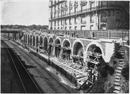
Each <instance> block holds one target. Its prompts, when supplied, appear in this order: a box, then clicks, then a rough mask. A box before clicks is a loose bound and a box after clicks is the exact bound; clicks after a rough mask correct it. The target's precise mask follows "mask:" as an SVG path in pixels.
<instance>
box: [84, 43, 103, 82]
mask: <svg viewBox="0 0 130 94" xmlns="http://www.w3.org/2000/svg"><path fill="white" fill-rule="evenodd" d="M85 61H86V65H87V67H88V70H90V72H89V74H88V75H89V78H88V79H89V81H91V82H92V83H93V82H95V81H96V80H97V78H98V67H99V66H100V65H102V64H103V63H105V61H104V51H103V48H102V46H101V45H100V44H99V43H98V42H96V41H92V42H90V43H89V44H88V45H87V47H86V51H85ZM99 63H100V64H99Z"/></svg>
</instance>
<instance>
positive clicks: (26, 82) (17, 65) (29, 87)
mask: <svg viewBox="0 0 130 94" xmlns="http://www.w3.org/2000/svg"><path fill="white" fill-rule="evenodd" d="M1 45H2V46H4V48H5V50H6V51H7V53H8V55H9V58H10V60H11V63H12V64H13V66H14V69H15V71H16V73H17V76H18V78H19V80H20V83H21V85H22V88H23V90H24V92H25V93H42V92H43V91H42V90H41V89H40V88H39V87H38V85H37V83H36V82H35V81H34V79H33V78H32V76H31V74H30V73H29V72H28V71H27V69H26V68H25V66H24V65H23V62H22V60H21V59H20V58H19V57H18V56H17V55H16V53H14V52H13V51H12V49H11V48H9V46H8V45H7V44H6V43H4V41H3V40H2V41H1Z"/></svg>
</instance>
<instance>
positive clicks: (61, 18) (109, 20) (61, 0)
mask: <svg viewBox="0 0 130 94" xmlns="http://www.w3.org/2000/svg"><path fill="white" fill-rule="evenodd" d="M127 3H128V2H123V1H97V0H96V1H94V0H91V1H88V0H77V1H76V0H50V3H49V4H50V5H49V9H50V19H49V28H50V29H52V30H106V29H124V28H126V27H127V28H128V23H129V21H128V15H127V13H128V12H127V10H126V9H128V8H126V9H125V7H128V6H129V4H127ZM127 5H128V6H127Z"/></svg>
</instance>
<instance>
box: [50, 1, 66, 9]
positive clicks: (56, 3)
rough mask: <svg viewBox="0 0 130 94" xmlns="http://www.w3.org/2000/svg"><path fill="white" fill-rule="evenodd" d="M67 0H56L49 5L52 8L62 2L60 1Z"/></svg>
mask: <svg viewBox="0 0 130 94" xmlns="http://www.w3.org/2000/svg"><path fill="white" fill-rule="evenodd" d="M65 1H66V0H60V1H58V2H55V3H54V4H52V3H51V5H50V6H49V8H51V7H53V6H56V5H58V4H60V3H63V2H65Z"/></svg>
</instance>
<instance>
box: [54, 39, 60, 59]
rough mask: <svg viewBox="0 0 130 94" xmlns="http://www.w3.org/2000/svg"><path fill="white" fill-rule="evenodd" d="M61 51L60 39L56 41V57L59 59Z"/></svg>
mask: <svg viewBox="0 0 130 94" xmlns="http://www.w3.org/2000/svg"><path fill="white" fill-rule="evenodd" d="M60 51H61V43H60V40H59V39H56V40H55V55H56V57H59V55H60Z"/></svg>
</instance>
